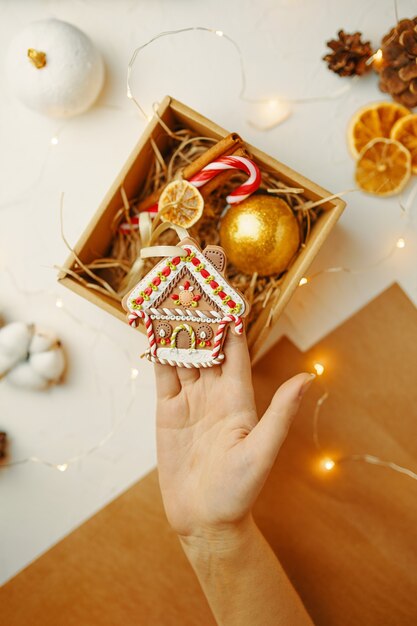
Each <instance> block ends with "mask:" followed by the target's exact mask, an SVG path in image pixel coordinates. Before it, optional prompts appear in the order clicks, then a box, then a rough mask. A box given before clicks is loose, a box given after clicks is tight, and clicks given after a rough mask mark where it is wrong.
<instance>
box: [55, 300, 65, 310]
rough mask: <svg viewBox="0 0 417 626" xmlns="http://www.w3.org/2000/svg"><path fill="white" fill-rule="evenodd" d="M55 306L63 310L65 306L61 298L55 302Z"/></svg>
mask: <svg viewBox="0 0 417 626" xmlns="http://www.w3.org/2000/svg"><path fill="white" fill-rule="evenodd" d="M55 306H56V308H57V309H62V307H63V306H64V303H63V302H62V300H61V298H57V299H56V300H55Z"/></svg>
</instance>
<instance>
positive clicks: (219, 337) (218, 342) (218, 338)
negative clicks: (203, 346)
mask: <svg viewBox="0 0 417 626" xmlns="http://www.w3.org/2000/svg"><path fill="white" fill-rule="evenodd" d="M231 322H234V323H235V331H236V333H237V334H238V335H241V334H242V333H243V322H242V318H241V317H238V316H237V315H226V317H223V319H222V320H221V321H220V323H219V326H218V328H217V332H216V334H215V336H214V340H213V350H212V353H211V356H212V357H213V359H216V358H217V357H218V356H219V352H220V349H221V347H222V341H223V334H224V329H225V328H226V326H227V324H230V323H231Z"/></svg>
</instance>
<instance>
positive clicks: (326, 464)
mask: <svg viewBox="0 0 417 626" xmlns="http://www.w3.org/2000/svg"><path fill="white" fill-rule="evenodd" d="M394 6H395V12H396V15H397V14H398V9H397V3H396V0H395V3H394ZM188 32H204V33H208V34H211V35H214V36H215V37H217V38H218V39H222V40H224V41H226V42H228V43H229V44H230V45H231V46H232V47H233V48H234V50H235V51H236V53H237V55H238V60H239V68H240V76H241V88H240V91H239V98H240V99H241V100H242V101H244V102H248V103H250V104H255V105H259V106H258V110H257V116H258V117H257V119H252V120H247V121H248V123H249V124H251V125H253V126H255V127H257V128H258V129H263V130H267V129H270V128H273V127H275V126H277V125H278V124H280V123H282V122H284V121H285V120H286V119H287V118H288V117H289V116H290V115H291V114H292V112H293V105H296V104H299V105H303V104H308V103H313V102H319V101H326V100H334V99H338V98H341V97H342V96H344V95H345V94H346V93H347V92H348V91H349V90H351V89H352V88H353V86H354V84H355V82H356V79H353V80H351V81H350V83H349V84H348V85H346V86H344V87H342V88H341V89H338V90H335V91H334V92H332V93H330V94H327V95H317V96H309V97H303V98H294V99H291V98H281V97H276V98H260V99H256V98H249V97H247V96H246V84H247V80H246V71H245V65H244V58H243V54H242V51H241V49H240V47H239V45H238V44H237V42H236V41H235V40H234V39H232V38H231V37H230V36H229V35H227V34H226V33H225V32H224V31H222V30H218V29H213V28H206V27H201V26H193V27H188V28H182V29H178V30H171V31H165V32H162V33H159V34H158V35H156V36H154V37H152V38H151V39H150V40H149V41H147V42H145V43H144V44H142V45H141V46H139V47H138V48H136V49H135V50H134V52H133V54H132V57H131V59H130V61H129V64H128V68H127V97H128V98H129V100H131V101H133V102H134V104H135V105H136V107H137V108H138V109H139V111H140V113H141V114H142V115H143V116H144V118H145V119H146V120H148V121H149V120H150V119H152V118H153V117H154V115H156V116H157V112H156V105H154V106H153V114H151V115H150V114H147V113H146V111H145V110H144V108H143V107H142V105H141V104H140V102H139V101H138V99H137V98H136V97H135V95H134V92H133V89H132V86H131V81H132V75H133V69H134V65H135V62H136V60H137V57H138V55H139V54H140V52H141V51H142V50H143V49H145V48H146V47H147V46H149V45H150V44H152V43H153V42H155V41H156V40H158V39H160V38H162V37H169V36H176V35H181V34H184V33H188ZM380 58H381V51H380V50H377V51H376V52H375V54H374V55H373V56H372V57H371V59H370V62H374V63H378V61H380ZM61 130H62V129H60V130H59V131H58V132H56V133H55V134H54V135H53V136H52V137H51V138H50V141H49V147H53V146H56V145H57V144H58V143H59V133H60V132H61ZM49 158H50V151H49V150H48V152H47V154H46V157H45V160H44V162H43V163H42V164H41V167H40V171H39V176H38V178H37V179H36V181H35V182H34V183H33V184H32V185H31V186H30V189H27V190H25V192H24V193H27V192H28V191H29V190H30V191H33V188H34V187H35V186H36V183H37V182H39V181H40V179H41V178H42V175H43V173H44V171H45V168H46V165H47V162H48V160H49ZM354 191H358V189H350V190H345V191H343V192H340V193H339V194H334V195H333V196H331V197H330V198H325V199H324V200H322V201H320V202H326V201H328V200H329V199H331V198H333V197H341V196H342V195H345V194H347V193H352V192H354ZM416 195H417V185H415V187H414V188H413V189H412V191H411V192H410V194H409V196H408V198H407V200H406V202H405V203H403V202H402V200H401V199H400V202H399V206H400V210H401V214H402V215H405V216H406V218H407V220H410V215H411V212H410V208H411V206H412V205H413V203H414V200H415V198H416ZM8 204H10V203H3V205H1V207H0V208H2V207H3V206H8ZM405 247H406V237H405V232H404V233H402V235H401V236H400V237H397V238H396V240H395V242H394V243H393V245H392V248H391V249H390V251H389V252H388V253H387V254H386V255H384V256H383V257H381V258H380V259H378V260H377V261H375V262H374V263H372V264H370V265H368V266H367V267H361V268H348V267H343V266H338V267H328V268H325V269H322V270H320V271H317V272H314V273H312V274H310V275H307V276H304V277H302V278H301V280H300V282H299V286H300V287H303V288H304V287H305V286H306V285H308V284H310V283H311V282H312V281H313V280H315V279H316V278H317V277H319V276H321V275H322V274H326V273H338V272H345V273H350V274H360V273H364V272H368V271H370V270H372V269H375V268H377V267H379V266H381V265H382V264H384V263H386V262H387V261H388V260H389V259H390V258H391V257H392V256H393V255H394V254H395V253H397V252H399V251H401V250H403V249H404V248H405ZM12 279H13V282H14V284H15V288H16V290H17V291H18V292H19V293H21V294H24V295H27V296H29V297H31V296H35V295H48V296H52V297H53V298H54V300H55V306H56V307H57V308H58V309H61V310H62V311H63V312H65V314H66V315H68V316H69V317H70V318H71V319H72V320H73V321H74V322H76V323H78V324H80V325H82V326H84V327H85V328H87V327H88V328H89V329H90V330H91V331H93V332H95V333H99V331H98V330H97V329H96V328H94V327H92V326H89V325H87V324H86V323H85V322H83V321H82V320H80V319H79V318H77V317H76V316H75V315H74V314H73V313H72V312H71V311H69V310H68V309H67V308H66V307H65V306H64V302H63V300H62V298H60V297H58V296H56V294H51V293H50V292H45V291H41V290H38V291H36V292H35V291H32V292H28V291H25V290H23V289H22V288H21V287H20V286H18V285H17V284H16V281H15V280H14V278H13V276H12ZM105 337H106V339H107V340H109V341H112V340H111V339H110V338H109V337H108V336H107V335H105ZM114 343H116V342H114ZM118 348H119V349H120V346H118ZM126 354H127V353H126ZM128 358H129V357H128ZM129 366H130V373H129V377H128V378H129V381H130V389H131V395H130V397H129V399H128V402H127V405H126V409H125V411H124V413H122V414H121V416H120V417H119V419H118V420H116V421H114V420H113V425H112V428H111V429H110V430H109V431H108V433H107V434H106V435H105V436H104V437H102V438H101V439H100V440H99V441H98V442H97V443H96V444H94V445H93V446H90V447H89V448H88V449H87V450H85V451H84V452H83V453H81V454H78V455H73V456H71V457H70V458H68V459H66V460H63V461H62V462H60V463H52V462H51V461H49V460H47V459H42V458H39V457H37V456H29V457H26V458H24V459H20V460H19V459H18V460H14V461H10V462H6V463H2V464H0V467H1V468H5V467H10V466H14V465H21V464H25V463H36V464H41V465H45V466H47V467H50V468H53V469H55V470H57V471H60V472H65V471H66V470H67V469H68V468H69V467H70V466H72V465H74V464H76V463H78V462H79V461H81V460H82V459H84V458H86V457H87V456H89V455H91V454H93V453H94V452H96V451H97V450H98V449H100V448H101V447H103V446H104V445H106V444H107V443H108V442H109V440H110V439H111V438H112V437H113V436H114V434H115V432H116V431H117V430H118V429H119V428H120V425H121V423H122V422H123V421H124V420H125V418H126V417H127V415H128V414H129V411H130V409H131V407H132V405H133V402H134V389H135V385H134V381H135V379H136V378H137V377H138V375H139V370H138V369H137V368H136V367H133V366H131V365H130V360H129ZM313 369H314V371H315V373H316V375H317V376H318V378H319V379H320V381H322V380H323V377H324V378H325V365H324V364H323V363H319V362H317V363H315V364H314V366H313ZM329 395H330V392H329V390H328V389H325V391H324V392H323V394H322V395H321V396H320V398H319V399H318V401H317V403H316V405H315V408H314V413H313V437H312V438H313V443H314V446H315V448H316V449H317V453H318V466H319V468H320V469H321V470H322V471H323V472H325V473H327V472H331V471H332V470H333V469H334V468H335V467H336V466H338V465H341V464H344V463H346V462H348V461H359V462H364V463H368V464H372V465H377V466H379V467H383V468H386V469H390V470H392V471H395V472H398V473H400V474H402V475H405V476H407V477H409V478H412V479H414V480H417V474H416V473H415V472H413V471H412V470H411V469H409V468H406V467H403V466H401V465H399V464H397V463H395V462H393V461H389V460H384V459H382V458H379V457H377V456H374V455H370V454H352V455H348V456H342V457H340V458H331V457H329V456H328V455H327V454H325V451H324V450H323V448H322V446H321V443H320V439H319V418H320V415H321V411H322V407H323V406H324V404H325V402H326V401H327V399H328V398H329Z"/></svg>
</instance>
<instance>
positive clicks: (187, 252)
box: [123, 238, 249, 368]
mask: <svg viewBox="0 0 417 626" xmlns="http://www.w3.org/2000/svg"><path fill="white" fill-rule="evenodd" d="M179 247H180V248H183V250H184V255H183V256H175V257H168V258H164V259H163V260H162V261H160V262H159V263H157V265H155V267H154V268H153V269H152V270H151V271H150V272H148V274H147V275H146V276H144V278H143V279H142V280H141V281H140V282H139V283H138V284H137V285H136V287H135V288H134V289H133V290H132V291H131V292H130V293H129V294H128V296H126V298H125V299H124V302H123V306H124V307H125V309H126V310H127V311H128V320H129V324H131V325H132V326H137V324H138V323H139V321H140V320H142V321H143V322H144V324H145V327H146V333H147V336H148V340H149V348H148V350H147V351H146V353H145V356H146V357H147V358H148V359H149V360H150V361H153V362H155V363H162V364H163V365H174V366H179V367H188V368H190V367H211V366H213V365H217V364H219V363H221V362H222V360H223V359H224V354H223V352H222V347H223V343H224V339H225V335H226V332H227V328H228V326H229V325H230V324H234V327H235V331H236V332H237V333H241V332H242V330H243V322H242V318H243V317H245V316H246V315H247V314H248V312H249V305H248V303H247V301H246V300H245V298H244V297H243V296H242V295H241V294H240V293H239V292H238V291H237V290H236V289H234V288H233V287H232V286H231V285H230V283H229V282H228V281H227V279H226V278H225V276H224V271H225V268H226V257H225V253H224V251H223V250H222V248H220V247H218V246H207V248H205V250H204V251H201V250H200V248H199V247H198V245H197V243H196V242H195V241H193V240H192V239H189V238H187V239H184V240H182V241H181V242H180V244H179Z"/></svg>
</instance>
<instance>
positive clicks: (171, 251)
mask: <svg viewBox="0 0 417 626" xmlns="http://www.w3.org/2000/svg"><path fill="white" fill-rule="evenodd" d="M186 254H187V253H186V252H185V250H184V248H180V247H179V246H148V247H147V248H145V249H144V250H141V251H140V258H141V259H149V258H150V257H153V256H186Z"/></svg>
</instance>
